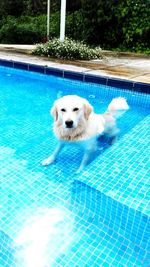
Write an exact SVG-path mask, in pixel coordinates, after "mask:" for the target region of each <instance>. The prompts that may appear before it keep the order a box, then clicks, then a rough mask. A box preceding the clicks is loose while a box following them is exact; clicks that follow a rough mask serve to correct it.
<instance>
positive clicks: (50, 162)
mask: <svg viewBox="0 0 150 267" xmlns="http://www.w3.org/2000/svg"><path fill="white" fill-rule="evenodd" d="M54 160H55V159H54V157H49V158H47V159H44V160H43V161H42V162H41V165H42V166H48V165H50V164H52V163H53V162H54Z"/></svg>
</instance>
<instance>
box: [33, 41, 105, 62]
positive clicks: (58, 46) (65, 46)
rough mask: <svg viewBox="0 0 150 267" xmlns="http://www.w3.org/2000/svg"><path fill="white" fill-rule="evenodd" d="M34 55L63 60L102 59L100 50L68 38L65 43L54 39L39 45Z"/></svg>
mask: <svg viewBox="0 0 150 267" xmlns="http://www.w3.org/2000/svg"><path fill="white" fill-rule="evenodd" d="M34 54H36V55H46V56H49V57H52V58H61V59H84V60H88V59H97V58H101V49H100V48H96V49H93V48H90V47H89V46H87V45H86V44H84V43H83V42H79V41H74V40H72V39H69V38H66V39H65V40H64V42H61V41H60V40H59V39H57V38H54V39H52V40H50V41H49V42H47V43H45V44H39V45H37V47H36V49H35V51H34Z"/></svg>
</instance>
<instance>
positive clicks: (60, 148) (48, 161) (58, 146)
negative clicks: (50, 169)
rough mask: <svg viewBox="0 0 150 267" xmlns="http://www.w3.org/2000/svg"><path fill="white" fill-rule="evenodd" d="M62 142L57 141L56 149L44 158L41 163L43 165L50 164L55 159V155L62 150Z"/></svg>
mask: <svg viewBox="0 0 150 267" xmlns="http://www.w3.org/2000/svg"><path fill="white" fill-rule="evenodd" d="M63 146H64V144H63V143H59V144H58V145H57V147H56V149H55V150H54V152H53V154H52V155H51V156H50V157H48V158H47V159H44V160H43V161H42V162H41V164H42V165H43V166H47V165H50V164H52V163H53V162H54V161H55V160H56V157H57V155H58V154H59V152H60V151H61V150H62V148H63Z"/></svg>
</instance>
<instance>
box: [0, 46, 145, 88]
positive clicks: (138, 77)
mask: <svg viewBox="0 0 150 267" xmlns="http://www.w3.org/2000/svg"><path fill="white" fill-rule="evenodd" d="M34 48H35V46H34V45H2V44H1V45H0V58H1V59H9V60H16V61H23V62H28V63H34V64H38V65H44V66H45V65H46V66H49V67H56V68H63V69H65V70H72V71H76V72H78V71H79V72H85V73H89V74H95V75H100V76H105V77H113V78H121V79H127V80H131V81H135V82H143V83H148V84H150V56H146V55H145V56H144V55H137V54H131V53H117V52H116V53H115V52H108V51H103V55H104V57H103V59H102V60H92V61H79V60H77V61H65V60H56V59H55V60H54V59H49V58H46V57H39V56H34V55H32V54H31V52H32V50H33V49H34Z"/></svg>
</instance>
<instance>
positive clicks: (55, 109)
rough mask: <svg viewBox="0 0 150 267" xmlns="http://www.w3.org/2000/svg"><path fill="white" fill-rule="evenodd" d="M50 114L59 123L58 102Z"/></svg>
mask: <svg viewBox="0 0 150 267" xmlns="http://www.w3.org/2000/svg"><path fill="white" fill-rule="evenodd" d="M50 113H51V115H52V116H53V117H54V119H55V121H57V119H58V111H57V105H56V101H55V103H54V105H53V107H52V108H51V110H50Z"/></svg>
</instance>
